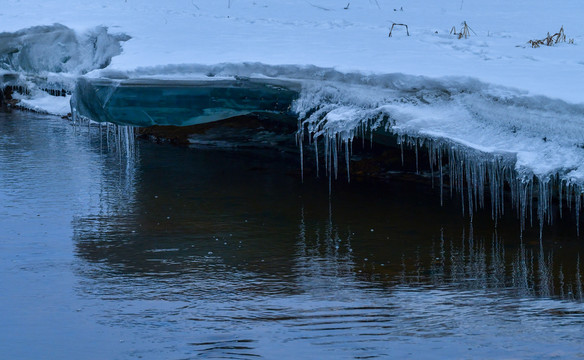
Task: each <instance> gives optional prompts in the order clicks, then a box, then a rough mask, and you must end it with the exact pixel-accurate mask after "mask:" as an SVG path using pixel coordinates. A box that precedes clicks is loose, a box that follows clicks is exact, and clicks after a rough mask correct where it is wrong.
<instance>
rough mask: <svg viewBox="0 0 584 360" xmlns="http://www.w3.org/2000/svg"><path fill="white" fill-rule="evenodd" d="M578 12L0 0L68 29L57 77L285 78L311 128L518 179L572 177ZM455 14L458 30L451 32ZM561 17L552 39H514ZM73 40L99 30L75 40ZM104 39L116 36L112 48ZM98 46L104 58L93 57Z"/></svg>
mask: <svg viewBox="0 0 584 360" xmlns="http://www.w3.org/2000/svg"><path fill="white" fill-rule="evenodd" d="M583 16H584V2H582V0H561V1H542V0H535V1H534V0H531V1H526V0H517V1H511V2H510V1H503V0H488V1H485V0H481V1H479V0H455V1H429V0H425V1H422V0H418V1H416V0H353V1H349V0H344V1H341V0H221V1H220V0H166V1H144V0H142V1H138V0H95V1H91V2H80V1H73V0H43V1H38V0H35V1H21V0H2V6H1V7H0V31H4V32H15V31H17V30H20V29H23V28H27V27H31V26H37V25H50V24H53V23H59V24H63V25H65V26H67V27H68V28H71V29H73V30H75V33H76V34H77V36H78V38H79V39H80V40H78V42H79V44H80V46H78V47H76V48H75V49H76V50H75V51H79V52H80V54H81V55H80V56H81V59H79V60H77V62H75V63H74V64H78V65H76V66H72V65H68V66H66V67H64V69H63V70H62V71H64V72H65V73H67V76H65V77H66V78H68V79H70V76H71V75H80V74H82V73H86V72H88V71H89V70H91V66H90V67H88V64H93V68H98V67H103V66H104V65H107V66H106V67H105V69H103V70H100V69H97V70H94V71H89V73H88V74H87V76H88V77H115V78H132V79H135V78H161V79H169V78H172V79H190V78H191V79H192V78H197V79H198V78H201V76H203V77H204V76H205V74H207V73H209V72H212V73H213V74H214V75H215V76H223V77H226V78H229V77H233V76H250V77H254V76H255V77H275V78H285V79H293V80H297V81H299V82H300V83H301V84H302V86H303V90H302V92H301V96H300V99H299V100H298V101H297V102H296V104H295V106H294V109H295V110H296V111H297V112H298V113H299V114H300V116H301V117H302V119H303V120H304V121H305V124H306V125H308V126H309V128H310V129H312V130H313V131H314V133H313V135H316V136H329V137H330V138H332V137H338V136H340V140H342V141H346V140H350V138H351V137H352V136H353V135H354V134H355V131H359V129H360V126H361V125H362V124H363V122H364V121H369V123H370V124H373V125H374V126H382V125H383V126H386V127H387V128H388V130H390V131H393V132H397V133H400V134H405V135H410V136H413V137H420V138H425V139H431V140H437V141H446V142H447V143H449V144H455V145H456V146H459V147H462V148H464V147H467V148H473V149H475V150H479V151H480V152H483V153H486V154H491V155H493V154H507V155H505V156H511V157H515V158H516V165H515V167H516V170H517V173H518V174H520V175H521V177H522V179H523V180H525V179H528V178H529V177H530V176H531V175H535V176H536V177H537V178H538V179H540V180H544V182H546V179H549V178H550V177H551V176H555V175H559V179H561V180H562V181H564V183H565V184H578V185H579V186H580V185H582V184H584V81H583V80H584V47H582V44H583V43H584V25H583V22H582V18H583ZM463 22H466V24H468V26H470V29H469V35H470V36H469V37H463V38H459V37H458V36H456V35H453V34H451V30H453V27H455V29H456V31H457V32H460V31H462V30H463V28H462V23H463ZM393 23H399V24H407V26H408V29H407V30H408V31H409V36H408V34H407V33H406V29H405V27H403V26H396V27H395V28H394V29H393V36H392V37H388V33H389V29H390V27H391V25H392V24H393ZM562 26H563V29H564V31H565V35H566V39H565V42H560V43H558V44H555V45H554V46H549V47H548V46H541V47H539V48H532V47H531V45H530V44H529V43H528V41H529V40H537V39H543V38H545V37H546V35H548V33H550V34H554V33H556V32H558V31H559V30H560V28H561V27H562ZM103 27H107V28H108V32H109V35H107V36H106V35H104V34H103V31H101V30H100V29H103ZM100 31H101V32H100ZM111 34H113V35H111ZM120 34H126V35H128V36H129V37H131V38H130V39H129V40H128V38H127V37H124V36H123V35H120ZM1 39H2V38H1V37H0V50H1V49H2V44H1V41H2V40H1ZM84 39H85V40H84ZM87 39H101V40H99V41H98V40H96V41H94V42H93V43H91V42H90V44H93V45H94V46H93V50H91V49H89V50H88V49H87V46H86V45H87ZM108 39H109V40H108ZM111 39H115V40H116V41H122V47H123V51H122V53H121V54H120V55H118V56H114V55H116V53H117V52H116V43H111V42H110V40H111ZM125 40H127V41H125ZM57 46H58V47H66V44H62V43H57ZM100 49H105V50H107V54H109V55H110V56H113V58H111V63H109V59H106V60H107V61H104V60H103V59H102V58H100V57H99V56H96V53H97V54H98V55H99V54H100V53H102V54H103V51H105V50H100ZM55 53H59V51H49V52H48V53H44V54H42V56H46V57H49V58H50V57H51V56H53V55H52V54H55ZM0 54H1V51H0ZM84 54H85V55H84ZM78 55H79V54H78ZM83 56H88V57H90V59H91V61H85V60H87V59H85V60H84V59H83ZM96 59H97V60H96ZM0 60H1V58H0ZM57 60H58V59H57ZM1 63H2V61H0V65H1ZM100 65H101V66H100ZM4 67H5V68H7V70H14V69H9V66H8V67H7V66H6V64H4ZM16 70H18V69H16ZM20 70H22V69H20ZM35 71H36V70H35ZM45 75H46V74H45ZM37 76H38V74H37ZM41 76H44V75H42V74H41ZM48 76H49V77H53V78H57V79H58V77H59V76H58V75H55V74H49V75H48ZM57 82H59V81H58V80H57ZM42 101H46V99H42V98H39V99H38V100H36V99H29V100H28V106H30V107H33V106H36V107H37V108H38V107H42V104H40V102H42ZM314 111H316V112H314ZM310 114H312V116H308V115H310ZM379 119H383V121H385V122H386V123H385V124H381V123H379V121H378V120H379ZM387 124H389V126H388V125H387ZM497 156H498V155H497ZM579 189H581V187H579ZM579 191H580V190H576V192H579ZM541 196H543V195H540V197H541ZM578 199H579V198H578Z"/></svg>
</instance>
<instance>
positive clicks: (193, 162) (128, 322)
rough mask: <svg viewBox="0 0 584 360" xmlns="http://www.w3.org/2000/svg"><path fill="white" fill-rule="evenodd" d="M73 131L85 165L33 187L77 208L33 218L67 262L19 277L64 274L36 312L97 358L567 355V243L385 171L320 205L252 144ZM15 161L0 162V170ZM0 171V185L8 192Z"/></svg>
mask: <svg viewBox="0 0 584 360" xmlns="http://www.w3.org/2000/svg"><path fill="white" fill-rule="evenodd" d="M19 116H25V115H19ZM1 121H2V124H3V126H8V125H6V124H7V122H9V121H12V120H6V119H2V120H1ZM24 123H26V122H24ZM33 124H34V123H33ZM10 126H15V127H18V126H25V125H24V124H20V125H18V126H17V124H15V123H14V122H11V123H10ZM29 126H31V128H29V129H27V130H28V131H34V128H33V126H32V125H29ZM55 126H56V125H55ZM60 126H62V127H68V126H69V125H67V124H62V125H60ZM57 128H58V126H57ZM0 129H2V130H0V136H3V135H2V134H5V133H6V129H5V128H0ZM75 132H76V133H77V137H76V141H77V142H78V145H71V146H78V147H79V149H77V153H78V154H83V156H84V159H87V158H90V159H92V160H91V162H88V163H87V164H85V165H84V162H82V161H79V162H76V163H75V166H72V167H71V168H67V169H66V172H67V173H69V174H70V175H68V176H66V177H63V178H60V179H59V182H58V183H55V184H52V185H51V186H54V187H55V191H60V190H58V189H62V188H65V190H63V191H65V192H67V191H69V192H71V191H73V192H76V193H77V194H84V195H83V196H81V195H78V196H76V197H75V198H74V199H73V200H71V199H59V198H58V197H55V198H54V199H53V198H52V197H50V198H51V201H50V202H48V203H47V204H41V205H40V206H41V207H45V208H46V209H45V210H46V211H45V212H46V213H49V212H51V211H53V209H54V208H55V207H58V208H61V209H68V210H65V211H64V213H65V215H66V216H67V218H68V219H70V221H69V222H68V224H67V225H65V226H66V227H69V228H68V229H67V231H65V232H64V234H65V235H63V234H61V235H62V236H64V238H66V240H67V241H69V242H70V243H71V244H72V245H73V247H72V248H71V249H69V248H63V249H61V250H59V251H61V252H64V253H67V252H71V253H72V254H74V259H73V260H72V261H71V263H70V266H68V267H64V269H65V270H63V267H61V268H50V269H44V268H40V269H44V270H42V271H41V270H39V268H37V270H38V271H37V273H38V274H43V272H48V273H49V274H51V273H53V274H56V275H57V276H61V275H62V274H61V273H62V272H63V271H64V272H67V271H70V273H71V276H72V279H73V280H72V285H71V291H70V293H65V295H63V296H62V297H59V298H56V299H52V300H50V301H53V302H56V303H58V304H60V306H63V304H69V302H71V303H73V304H74V305H71V306H79V307H80V309H81V311H80V313H81V314H85V315H83V316H85V317H84V318H83V319H85V323H82V324H85V325H80V326H87V323H96V324H98V325H99V326H101V327H103V328H105V329H108V330H107V331H106V333H107V332H115V333H116V334H117V335H116V336H119V337H120V339H119V341H118V342H119V344H117V346H116V347H115V349H116V350H115V351H117V352H115V354H114V356H104V357H103V358H116V357H117V358H134V357H143V358H172V359H174V358H176V359H183V358H200V357H202V358H233V359H246V358H257V357H264V358H267V359H272V358H289V359H297V358H315V359H323V358H328V359H338V358H415V359H420V358H453V357H454V358H497V357H505V358H509V357H513V358H549V357H552V356H555V357H557V358H573V357H577V356H580V357H581V356H584V345H582V344H584V342H583V340H584V334H583V333H582V332H581V329H582V325H583V324H584V306H583V304H582V300H583V289H582V287H583V286H582V279H581V276H582V269H581V265H580V257H579V252H580V249H581V244H580V241H579V239H577V238H575V237H574V236H573V235H572V234H571V233H567V232H563V231H560V230H557V229H556V230H554V231H549V233H548V234H544V237H543V239H542V240H541V241H540V240H539V233H538V232H537V231H536V232H535V233H534V234H530V233H526V234H524V236H523V239H521V238H520V236H519V226H518V224H517V223H516V221H514V219H513V217H512V216H511V217H510V218H509V219H502V220H501V221H500V222H499V225H498V227H497V229H495V228H494V227H493V223H492V221H491V220H490V213H488V214H483V215H485V216H482V217H481V216H479V215H480V214H478V215H475V219H474V222H473V223H472V224H471V223H469V221H468V219H465V218H462V217H461V215H460V214H461V212H460V209H458V208H457V204H455V203H449V202H448V201H446V202H445V206H444V207H440V200H439V194H438V193H437V191H436V190H434V189H432V188H431V187H430V186H429V185H428V184H426V183H424V182H420V181H404V180H402V179H401V178H400V177H397V176H396V178H395V179H393V180H392V181H390V182H389V183H383V184H380V183H375V182H358V181H356V182H352V183H351V184H347V183H345V182H342V181H339V182H337V183H333V191H332V196H331V197H329V194H328V181H327V180H326V179H305V182H304V183H302V182H301V180H300V176H299V164H297V163H295V162H293V161H290V159H289V158H288V157H287V156H288V155H285V154H280V153H278V152H270V151H266V150H265V149H263V150H262V151H261V152H257V153H253V152H248V151H245V152H238V151H219V150H196V149H188V148H178V147H172V146H165V145H154V144H150V143H145V142H141V143H139V144H138V150H139V151H138V152H137V154H136V157H135V159H134V160H133V161H132V162H130V163H128V162H125V161H121V159H120V158H119V156H117V154H116V153H115V151H114V150H113V149H112V147H111V146H108V145H107V144H108V141H109V140H108V139H107V135H106V134H105V133H104V132H103V129H102V132H101V133H100V131H99V130H98V129H95V128H91V129H88V128H75ZM33 139H35V141H38V142H41V141H44V142H47V141H48V142H50V141H52V140H51V137H50V136H47V137H34V138H33ZM104 139H105V141H104ZM80 140H81V141H80ZM11 141H12V142H13V143H14V149H13V150H11V152H13V153H18V151H25V150H23V149H22V144H19V141H17V140H15V139H12V140H7V137H6V136H4V137H2V138H0V142H2V144H3V145H6V146H8V144H10V142H11ZM73 143H75V142H73ZM35 146H38V147H40V148H43V149H47V148H48V149H50V151H51V153H53V157H54V159H59V158H60V157H61V156H65V154H64V153H59V151H60V150H59V147H47V144H43V143H38V144H35ZM66 151H67V153H70V152H71V151H72V152H73V153H75V149H71V148H68V149H67V150H66ZM2 154H5V153H0V155H2ZM68 156H70V155H68ZM19 159H20V157H19V156H15V157H8V156H5V155H2V156H0V165H2V167H0V169H5V168H6V167H14V166H17V165H16V164H15V162H17V161H19ZM54 159H48V160H46V161H55V160H54ZM39 168H40V167H39V166H34V165H31V166H29V167H27V168H23V169H20V171H21V172H22V173H26V176H22V177H20V178H19V179H18V180H19V181H21V182H22V181H24V182H27V181H28V182H31V183H34V182H38V181H41V177H42V176H43V175H39V174H38V173H39ZM79 173H91V176H85V177H81V176H78V175H75V174H79ZM6 174H7V172H6V171H4V170H2V171H0V184H1V185H2V187H3V189H16V188H18V187H21V188H22V186H20V185H19V186H17V185H16V183H15V182H14V181H13V180H10V179H8V180H7V175H6ZM68 178H69V179H68ZM78 187H86V191H85V192H81V191H74V189H78ZM73 188H74V189H73ZM8 193H9V191H8V190H6V191H0V195H1V196H6V195H7V194H8ZM19 196H20V195H19ZM22 196H26V193H25V194H24V195H22ZM35 196H39V195H38V194H37V195H35ZM80 196H81V197H80ZM2 199H3V198H2ZM455 202H456V201H455ZM11 203H14V202H11ZM4 204H5V203H4ZM81 204H82V206H81ZM15 206H16V207H18V206H19V205H18V203H16V205H15ZM22 206H24V205H22ZM0 209H2V214H3V215H4V216H6V215H11V214H12V216H16V217H18V216H21V215H18V214H19V213H18V211H16V210H14V209H11V208H9V207H8V206H6V205H3V206H2V207H0ZM47 216H48V215H47ZM0 221H1V220H0ZM0 224H5V225H6V224H8V223H1V222H0ZM7 226H8V225H7ZM14 231H15V232H16V228H15V230H14ZM66 234H70V235H66ZM71 234H72V235H71ZM567 234H568V235H567ZM18 241H20V243H21V242H22V239H20V240H19V239H18V238H14V239H12V238H10V239H3V242H4V244H3V245H2V246H3V247H5V248H7V247H9V246H12V247H16V244H20V243H19V242H18ZM25 241H29V240H26V239H25ZM41 241H45V242H47V243H51V242H53V241H55V239H54V238H52V237H51V236H47V237H46V238H43V239H42V240H41ZM30 242H33V241H32V240H30ZM38 242H39V240H38V239H35V240H34V243H38ZM2 259H3V260H2V261H3V262H4V261H8V258H5V257H3V258H2ZM11 269H12V270H11ZM67 269H68V270H67ZM3 270H7V271H14V268H11V267H10V266H4V268H3ZM18 276H20V275H18V274H17V275H14V277H15V278H18ZM34 284H36V285H34V286H41V287H42V286H46V287H47V289H46V291H47V292H50V287H51V286H53V285H51V284H50V283H49V284H45V285H39V284H38V283H34ZM14 286H16V285H14ZM19 286H20V284H19ZM78 303H79V304H80V305H77V304H78ZM7 304H8V307H10V306H14V304H12V303H11V302H7ZM4 306H6V305H4ZM57 308H58V307H57ZM6 331H7V330H6V329H5V328H2V332H6ZM97 333H99V332H97ZM80 336H81V337H82V335H78V337H80ZM98 338H101V337H100V336H98ZM79 340H80V341H81V342H83V338H81V339H78V341H79ZM106 340H107V339H106ZM85 341H90V339H89V338H87V339H85ZM104 341H105V340H104ZM106 342H107V341H106ZM55 344H56V345H54V346H55V347H56V346H62V345H63V343H61V344H59V342H58V341H57V342H55ZM47 346H48V345H47ZM48 350H49V353H52V352H51V350H55V349H52V348H50V346H49V349H48ZM12 353H14V354H18V351H16V350H14V351H13V352H12ZM65 357H67V356H65ZM74 357H75V356H71V358H74Z"/></svg>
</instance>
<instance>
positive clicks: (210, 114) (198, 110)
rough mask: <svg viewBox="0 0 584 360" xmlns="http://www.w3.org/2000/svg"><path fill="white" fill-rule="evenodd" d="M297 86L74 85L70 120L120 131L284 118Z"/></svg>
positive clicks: (258, 82) (267, 82)
mask: <svg viewBox="0 0 584 360" xmlns="http://www.w3.org/2000/svg"><path fill="white" fill-rule="evenodd" d="M299 91H300V86H299V85H298V84H297V83H293V82H286V81H282V80H275V79H246V78H232V79H214V78H212V77H210V78H209V79H202V80H124V81H114V80H104V79H86V78H81V79H79V80H78V82H77V85H76V88H75V91H74V96H73V98H72V101H71V108H72V110H73V113H74V116H82V117H86V118H89V119H91V120H93V121H97V122H109V123H114V124H119V125H132V126H141V127H144V126H151V125H175V126H187V125H196V124H203V123H208V122H213V121H218V120H223V119H227V118H230V117H234V116H239V115H247V114H250V113H257V112H269V113H287V112H289V111H290V109H291V106H292V103H293V101H294V100H295V99H296V98H297V97H298V94H299Z"/></svg>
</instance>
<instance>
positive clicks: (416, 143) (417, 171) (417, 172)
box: [415, 138, 420, 174]
mask: <svg viewBox="0 0 584 360" xmlns="http://www.w3.org/2000/svg"><path fill="white" fill-rule="evenodd" d="M415 148H416V174H420V169H419V167H418V139H417V138H416V139H415Z"/></svg>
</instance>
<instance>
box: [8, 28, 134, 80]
mask: <svg viewBox="0 0 584 360" xmlns="http://www.w3.org/2000/svg"><path fill="white" fill-rule="evenodd" d="M128 39H129V37H128V36H127V35H119V34H118V35H112V34H109V33H108V32H107V28H106V27H103V26H98V27H95V28H93V29H91V30H88V31H86V32H84V33H81V34H78V33H76V32H75V31H74V30H72V29H70V28H68V27H66V26H64V25H61V24H54V25H48V26H34V27H31V28H28V29H23V30H19V31H16V32H13V33H9V32H4V33H0V68H1V69H3V70H5V71H11V72H19V73H26V74H43V73H71V74H84V73H86V72H88V71H91V70H94V69H101V68H104V67H106V66H108V65H109V64H110V62H111V59H112V57H114V56H116V55H119V54H121V52H122V47H121V45H120V42H122V41H127V40H128Z"/></svg>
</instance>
